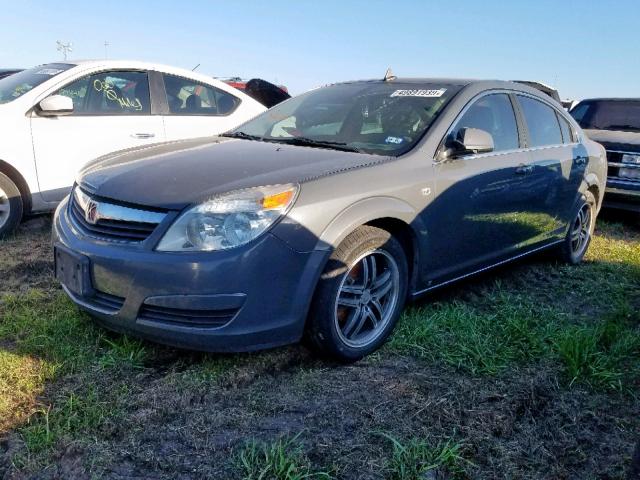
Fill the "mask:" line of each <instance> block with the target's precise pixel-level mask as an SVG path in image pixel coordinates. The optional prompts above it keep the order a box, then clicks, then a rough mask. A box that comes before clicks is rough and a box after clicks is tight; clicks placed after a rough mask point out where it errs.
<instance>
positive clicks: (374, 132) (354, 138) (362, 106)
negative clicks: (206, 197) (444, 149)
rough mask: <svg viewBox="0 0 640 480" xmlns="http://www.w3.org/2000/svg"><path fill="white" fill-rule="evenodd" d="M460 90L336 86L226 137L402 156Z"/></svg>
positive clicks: (420, 86)
mask: <svg viewBox="0 0 640 480" xmlns="http://www.w3.org/2000/svg"><path fill="white" fill-rule="evenodd" d="M459 90H460V87H459V86H457V85H450V84H422V83H404V82H355V83H347V84H339V85H333V86H330V87H324V88H319V89H317V90H313V91H311V92H308V93H305V94H303V95H300V96H298V97H295V98H292V99H290V100H287V101H286V102H283V103H281V104H279V105H276V106H275V107H273V108H271V109H270V110H269V111H267V112H265V113H263V114H262V115H260V116H258V117H256V118H255V119H253V120H251V121H249V122H247V123H245V124H244V125H241V126H240V127H238V129H236V130H235V131H232V132H230V133H229V134H227V135H228V136H232V137H241V138H246V139H253V140H261V141H267V142H275V143H289V144H296V145H308V146H317V147H320V148H335V149H337V150H349V151H357V152H364V153H373V154H377V155H391V156H398V155H401V154H403V153H405V152H408V151H409V150H411V149H412V148H413V146H414V145H415V144H416V143H417V142H418V141H419V140H420V138H422V136H423V135H424V133H425V132H426V131H427V129H428V128H429V127H430V126H431V124H432V123H433V121H434V120H435V118H436V117H437V116H438V115H439V113H440V112H441V111H442V110H443V109H444V106H445V105H446V104H447V103H448V101H449V100H450V99H451V98H452V97H453V96H454V95H455V94H456V93H457V92H458V91H459Z"/></svg>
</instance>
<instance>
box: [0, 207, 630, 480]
mask: <svg viewBox="0 0 640 480" xmlns="http://www.w3.org/2000/svg"><path fill="white" fill-rule="evenodd" d="M49 227H50V225H49V221H48V219H46V218H39V219H36V220H32V221H29V222H27V223H25V224H24V225H23V227H22V229H21V231H20V232H19V233H18V234H17V235H16V237H15V238H12V239H9V240H5V241H3V242H0V477H2V478H74V479H75V478H167V479H170V478H171V479H173V478H185V479H186V478H216V479H238V478H246V479H258V478H264V479H289V480H295V479H303V478H315V479H327V478H339V479H403V480H406V479H419V478H420V479H423V478H434V479H435V478H531V479H538V478H575V479H584V478H624V472H625V470H626V469H627V468H628V464H629V461H630V457H631V453H632V450H633V444H634V442H635V441H636V439H637V438H638V437H639V436H640V402H639V399H638V392H640V313H639V312H640V288H639V287H640V222H639V221H638V219H637V218H633V217H630V216H624V215H615V216H614V215H612V214H609V213H608V214H607V215H606V216H604V218H602V219H601V221H600V223H599V225H598V231H597V236H596V237H595V238H594V241H593V243H592V245H591V247H590V249H589V253H588V258H587V261H586V262H585V263H584V264H583V265H581V266H578V267H569V266H565V265H559V264H557V263H555V262H554V261H553V259H552V258H550V256H549V255H548V254H545V255H538V256H536V257H533V258H529V259H527V260H525V261H523V262H519V263H515V264H512V265H509V266H505V267H503V268H500V269H498V270H495V271H493V272H490V273H487V274H484V275H481V276H480V277H476V278H475V279H472V280H469V281H465V282H462V283H458V284H456V285H453V286H451V287H448V288H446V289H442V290H440V291H438V292H437V293H434V294H432V295H430V296H429V297H427V298H425V299H424V300H423V301H421V302H420V303H418V304H415V305H412V306H410V307H409V308H407V310H406V312H405V315H404V317H403V319H402V321H401V323H400V325H399V326H398V328H397V330H396V333H395V335H394V336H393V338H392V339H391V341H390V342H389V343H388V344H387V345H386V347H385V348H384V349H383V350H382V351H380V352H379V353H377V354H375V355H373V356H371V357H369V358H367V359H366V360H364V361H361V362H359V363H357V364H355V365H351V366H339V365H334V364H328V363H326V362H323V361H320V360H318V359H315V358H314V357H313V356H312V355H311V354H310V353H309V352H308V351H307V350H306V349H305V348H304V347H303V346H292V347H288V348H282V349H277V350H273V351H269V352H262V353H257V354H244V355H206V354H198V353H191V352H184V351H178V350H174V349H170V348H165V347H161V346H157V345H154V344H151V343H147V342H141V341H138V340H134V339H131V338H127V337H124V336H119V335H115V334H111V333H109V332H107V331H105V330H103V329H101V328H99V327H97V326H94V325H93V323H92V322H91V321H90V319H89V318H88V317H87V316H86V315H84V314H82V313H80V312H79V311H78V310H77V309H76V308H75V307H74V306H73V305H72V304H71V303H70V302H69V301H68V300H67V299H66V298H65V296H64V295H63V294H62V292H61V291H60V289H59V288H58V287H57V285H56V284H55V282H54V281H53V279H52V277H51V276H52V265H51V260H50V258H51V251H50V245H49ZM429 472H431V473H432V474H431V475H430V474H429Z"/></svg>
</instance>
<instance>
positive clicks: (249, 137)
mask: <svg viewBox="0 0 640 480" xmlns="http://www.w3.org/2000/svg"><path fill="white" fill-rule="evenodd" d="M220 136H221V137H229V138H242V139H243V140H264V138H262V137H260V136H259V135H251V134H249V133H245V132H228V133H223V134H222V135H220Z"/></svg>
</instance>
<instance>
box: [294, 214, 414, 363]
mask: <svg viewBox="0 0 640 480" xmlns="http://www.w3.org/2000/svg"><path fill="white" fill-rule="evenodd" d="M407 272H408V268H407V260H406V255H405V253H404V250H403V248H402V246H401V245H400V243H399V242H398V240H396V239H395V238H394V237H393V236H392V235H391V234H390V233H389V232H387V231H385V230H382V229H379V228H375V227H370V226H363V227H360V228H358V229H357V230H356V231H355V232H353V233H352V234H350V235H349V236H348V237H347V238H346V239H345V240H344V241H343V242H342V243H341V244H340V245H339V246H338V248H337V249H336V250H335V251H334V253H333V255H332V256H331V258H330V259H329V262H328V263H327V266H326V268H325V270H324V272H323V274H322V276H321V278H320V281H319V283H318V287H317V289H316V292H315V295H314V298H313V302H312V306H311V311H310V314H309V323H308V326H307V336H308V337H309V339H310V340H311V343H312V346H313V347H315V349H316V350H318V351H319V352H321V353H323V354H325V355H328V356H331V357H333V358H335V359H337V360H340V361H344V362H353V361H356V360H359V359H360V358H362V357H364V356H365V355H368V354H369V353H371V352H373V351H374V350H376V349H377V348H379V347H380V346H381V345H382V344H383V343H384V341H385V340H386V339H387V337H388V336H389V334H390V333H391V331H392V330H393V328H394V326H395V324H396V322H397V320H398V317H399V316H400V313H401V312H402V308H403V306H404V303H405V299H406V296H407V278H408V274H407Z"/></svg>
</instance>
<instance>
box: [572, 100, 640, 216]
mask: <svg viewBox="0 0 640 480" xmlns="http://www.w3.org/2000/svg"><path fill="white" fill-rule="evenodd" d="M570 113H571V115H572V116H573V118H575V119H576V121H577V122H578V123H579V124H580V126H581V127H582V128H583V129H584V131H585V133H586V134H587V135H588V136H589V137H590V138H591V139H592V140H595V141H596V142H598V143H600V144H602V145H603V146H604V148H605V149H606V150H607V159H608V161H609V171H608V180H607V188H606V195H605V198H604V205H605V206H608V207H613V208H621V209H624V210H632V211H635V212H640V98H597V99H595V98H594V99H589V100H583V101H581V102H580V103H578V104H577V105H576V106H575V107H574V108H573V109H572V110H571V112H570Z"/></svg>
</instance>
